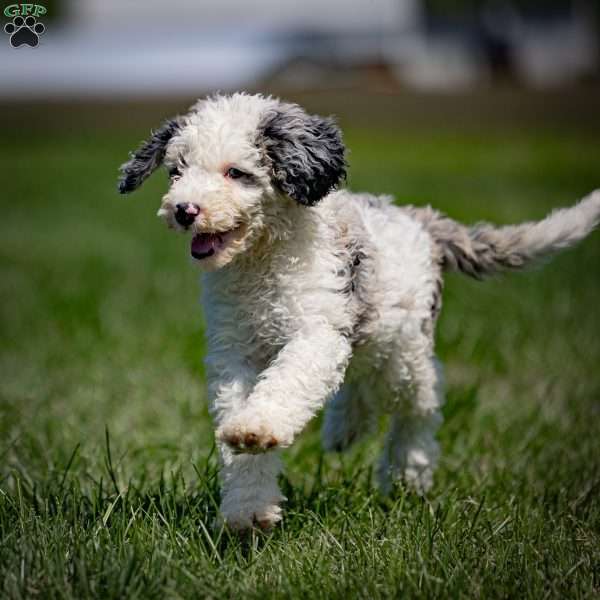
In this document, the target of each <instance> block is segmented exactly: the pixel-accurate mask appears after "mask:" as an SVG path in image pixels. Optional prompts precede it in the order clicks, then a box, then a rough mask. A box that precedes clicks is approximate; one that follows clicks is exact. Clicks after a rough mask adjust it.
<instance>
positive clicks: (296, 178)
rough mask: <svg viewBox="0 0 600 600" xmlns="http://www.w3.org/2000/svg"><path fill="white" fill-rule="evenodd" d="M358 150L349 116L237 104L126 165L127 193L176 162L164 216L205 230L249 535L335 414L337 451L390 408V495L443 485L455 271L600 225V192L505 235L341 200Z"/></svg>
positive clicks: (529, 251) (209, 102) (225, 458)
mask: <svg viewBox="0 0 600 600" xmlns="http://www.w3.org/2000/svg"><path fill="white" fill-rule="evenodd" d="M344 150H345V149H344V145H343V142H342V137H341V133H340V130H339V129H338V127H337V126H336V124H335V122H334V121H333V120H332V119H329V118H322V117H319V116H313V115H308V114H307V113H306V112H304V111H303V110H302V108H300V107H299V106H297V105H295V104H288V103H284V102H281V101H279V100H277V99H275V98H271V97H264V96H261V95H249V94H244V93H238V94H233V95H230V96H222V95H217V96H213V97H210V98H207V99H202V100H200V101H199V102H197V104H195V105H194V106H193V107H192V109H191V110H190V112H188V113H187V114H186V115H184V116H179V117H176V118H174V119H171V120H168V121H166V122H165V123H164V124H163V125H162V126H161V127H160V128H159V129H157V130H156V131H155V132H154V133H153V134H152V136H151V137H150V139H149V140H148V141H146V142H144V143H143V144H142V145H141V146H140V148H139V149H138V150H137V151H136V152H135V153H134V154H133V155H132V157H131V159H130V160H129V162H127V163H125V164H124V165H123V166H122V168H121V171H122V177H121V180H120V185H119V189H120V191H121V192H122V193H128V192H131V191H133V190H135V189H136V188H138V187H139V186H140V185H141V184H142V182H143V181H144V180H145V179H146V178H147V177H148V176H149V175H150V174H151V173H152V172H153V171H154V170H155V169H156V168H157V167H159V166H160V165H161V164H164V166H165V167H166V169H167V171H168V173H169V177H170V180H171V185H170V188H169V190H168V192H167V193H166V195H165V196H164V197H163V199H162V205H161V208H160V210H159V211H158V214H159V215H160V216H161V217H163V218H164V220H165V221H166V222H167V224H168V225H169V227H172V228H173V229H176V230H178V231H182V232H188V233H189V234H190V236H191V255H192V256H193V257H194V259H196V261H197V263H198V265H199V266H200V267H201V268H202V269H203V270H204V271H205V274H204V280H203V303H204V308H205V313H206V321H207V336H208V348H209V350H208V355H207V358H206V363H207V367H208V387H209V398H210V411H211V414H212V416H213V418H214V421H215V425H216V437H217V444H218V447H219V451H220V460H221V484H222V503H221V515H222V518H223V519H224V520H225V522H226V523H228V524H229V525H230V526H231V527H233V528H235V529H247V528H250V527H253V526H259V527H261V528H265V529H266V528H269V527H271V526H272V525H274V524H275V523H277V522H278V521H279V520H280V519H281V507H280V504H281V502H282V501H283V500H284V497H283V496H282V494H281V492H280V490H279V487H278V484H277V476H278V473H279V471H280V468H281V464H280V458H279V449H281V448H285V447H287V446H289V445H290V444H291V443H292V442H293V441H294V438H295V437H296V436H297V435H298V434H299V433H300V432H301V431H302V429H303V428H304V427H305V426H306V424H307V423H308V422H309V421H310V419H311V418H312V417H313V416H314V415H315V413H316V412H317V411H318V410H319V409H320V408H321V407H322V406H323V405H324V404H326V403H327V410H326V414H325V418H324V426H323V443H324V446H325V448H326V449H328V450H338V451H340V450H343V449H345V448H346V447H348V446H349V445H350V444H352V443H353V442H354V441H356V440H357V439H358V438H359V437H360V436H362V435H364V434H365V433H366V432H368V431H369V429H370V425H372V424H373V423H374V422H375V421H376V420H377V416H378V414H380V412H381V411H386V412H388V413H389V414H390V415H391V426H390V431H389V433H388V435H387V440H386V442H385V448H384V450H383V452H382V455H381V461H380V464H379V468H378V477H379V482H380V485H381V488H382V489H383V491H389V490H390V489H391V487H392V485H393V484H394V482H395V481H398V480H404V481H405V482H406V483H407V484H409V485H411V486H413V487H414V488H415V489H416V490H417V491H418V492H424V491H426V490H427V489H428V488H429V487H430V486H431V484H432V477H433V472H434V468H435V466H436V462H437V459H438V444H437V442H436V430H437V428H438V427H439V425H440V423H441V420H442V419H441V415H440V407H441V405H442V402H443V395H442V377H441V373H440V368H439V366H438V364H437V362H436V359H435V356H434V347H433V346H434V326H435V322H436V319H437V317H438V314H439V311H440V307H441V292H442V274H443V272H444V271H445V270H458V271H461V272H463V273H466V274H467V275H470V276H472V277H476V278H480V277H483V276H485V275H490V274H493V273H497V272H499V271H503V270H507V269H509V270H510V269H520V268H522V267H524V266H526V265H529V264H531V263H533V262H535V261H538V260H540V259H543V258H544V257H547V256H548V255H551V254H552V253H555V252H557V251H558V250H561V249H563V248H566V247H568V246H571V245H573V244H574V243H576V242H578V241H579V240H581V239H582V238H584V237H585V236H586V235H587V234H588V233H590V232H591V231H592V229H594V227H595V226H596V225H598V223H599V222H600V191H596V192H594V193H592V194H591V195H589V196H587V197H586V198H585V199H583V200H582V201H581V202H579V204H577V205H576V206H574V207H573V208H567V209H562V210H557V211H555V212H553V213H552V214H551V215H549V216H548V217H546V218H545V219H544V220H542V221H540V222H537V223H525V224H522V225H516V226H506V227H499V228H496V227H493V226H491V225H487V224H479V225H476V226H474V227H467V226H464V225H461V224H460V223H457V222H455V221H453V220H451V219H449V218H447V217H445V216H443V215H442V214H440V213H438V212H436V211H435V210H433V209H431V208H416V207H411V206H403V207H398V206H394V205H393V203H392V199H391V198H389V197H377V196H372V195H369V194H353V193H351V192H349V191H346V190H338V191H336V187H337V186H338V184H339V183H340V182H341V181H342V180H343V179H344V177H345V174H346V161H345V158H344Z"/></svg>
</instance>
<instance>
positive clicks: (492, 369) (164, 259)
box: [0, 127, 600, 598]
mask: <svg viewBox="0 0 600 600" xmlns="http://www.w3.org/2000/svg"><path fill="white" fill-rule="evenodd" d="M146 129H147V128H146ZM5 133H6V132H5ZM144 133H145V131H144V130H142V129H137V128H136V129H133V128H131V129H130V130H123V131H121V132H116V131H110V130H102V131H95V130H93V129H83V130H82V131H80V132H79V133H68V132H62V133H54V134H52V135H51V136H47V135H44V134H42V133H39V134H32V135H28V136H25V137H20V136H18V135H17V134H16V132H12V134H11V135H9V134H10V132H8V133H7V134H6V135H5V136H3V137H2V141H1V142H0V153H1V155H0V165H1V167H0V168H1V169H2V171H3V175H2V181H3V189H2V199H1V201H0V202H1V215H2V218H1V219H0V269H1V271H0V315H1V321H0V326H1V348H0V456H1V460H0V596H1V597H3V598H25V597H27V598H31V597H38V596H39V597H56V598H85V597H102V598H123V597H128V598H134V597H139V598H165V597H167V598H183V597H185V598H189V597H203V596H207V597H214V598H237V597H243V598H258V597H265V596H266V597H271V596H278V597H298V598H299V597H323V598H336V597H340V598H341V597H344V598H347V597H401V596H406V597H439V596H443V597H452V598H456V597H485V598H494V597H503V598H506V597H531V598H543V597H568V598H584V597H588V598H591V597H597V596H598V594H600V505H599V503H598V497H599V494H600V435H599V427H598V423H599V422H600V421H599V419H600V367H599V365H600V311H599V310H598V301H599V298H600V279H599V277H598V275H599V271H598V265H599V264H600V234H595V235H594V236H592V238H590V239H588V240H587V241H586V242H585V243H583V244H582V245H581V246H579V247H578V248H577V249H575V250H573V251H571V252H569V253H567V254H565V255H562V256H560V257H559V258H557V259H556V260H554V261H553V262H552V264H550V265H548V266H547V267H546V268H544V269H543V270H541V271H535V272H533V273H529V274H526V275H509V276H505V277H502V278H500V279H498V280H494V281H490V282H486V283H484V284H478V283H475V282H472V281H470V280H467V279H465V278H462V277H459V276H451V277H449V278H448V282H447V287H446V292H445V306H444V311H443V317H442V319H441V322H440V327H439V330H438V348H439V354H440V356H441V358H442V360H443V361H444V362H445V364H446V374H447V380H448V400H447V405H446V409H445V415H446V423H445V425H444V427H443V428H442V430H441V433H440V439H441V443H442V447H443V459H442V463H441V466H440V469H439V472H438V475H437V479H436V485H435V488H434V490H433V491H432V493H431V494H430V496H429V498H428V499H427V500H423V499H421V498H418V497H415V496H413V495H411V494H410V493H406V492H405V491H403V490H398V491H397V493H396V495H395V496H394V497H393V498H391V499H385V498H381V497H379V496H378V495H377V493H376V492H375V491H374V488H373V485H372V477H371V475H372V473H371V464H372V459H373V456H374V454H375V452H376V450H377V442H378V440H373V441H370V442H367V443H365V444H363V445H362V446H360V447H359V448H357V449H356V450H354V451H353V452H351V453H350V454H348V455H345V456H343V457H337V456H324V455H323V454H322V453H321V450H320V446H319V439H318V423H314V424H313V425H312V426H311V427H310V429H309V431H307V432H306V433H305V434H304V435H303V436H302V437H301V439H299V440H298V443H297V444H296V445H295V446H294V447H293V448H292V449H290V450H289V451H288V452H287V454H286V463H287V467H288V468H287V474H286V476H285V478H284V479H283V481H282V485H283V488H284V491H285V494H286V495H287V497H288V502H287V505H286V516H285V521H284V523H283V525H282V526H281V527H280V528H278V529H277V530H276V531H274V532H273V533H272V534H270V535H263V534H254V535H253V536H250V537H248V538H246V539H243V540H238V539H237V538H234V537H231V536H230V535H229V534H228V533H227V532H226V531H222V530H214V529H213V528H212V522H213V519H214V516H215V510H216V509H215V507H216V505H217V503H218V488H217V484H216V479H215V476H216V473H215V460H214V455H213V454H211V452H212V445H213V438H212V430H211V426H210V423H209V420H208V416H207V411H206V405H205V391H204V384H203V369H202V357H203V354H204V342H203V337H202V321H201V316H200V311H199V308H198V305H197V299H198V293H199V287H198V282H197V277H196V273H195V270H194V268H193V266H192V265H191V264H190V263H189V261H188V260H187V249H186V245H185V241H184V239H183V238H180V237H178V236H175V235H173V234H172V233H171V232H168V231H167V230H166V229H165V228H164V227H163V226H162V224H161V223H160V222H159V221H158V220H157V219H156V218H155V216H154V214H155V212H156V209H157V206H158V199H159V195H160V193H161V190H162V189H164V187H165V181H164V177H163V176H162V175H159V176H157V177H155V178H154V179H153V180H152V181H151V182H149V184H148V185H147V186H146V188H145V189H143V190H142V191H140V193H139V194H137V195H136V196H133V197H130V198H121V197H118V196H117V195H116V193H115V191H114V188H115V176H116V167H117V165H118V164H119V163H120V162H121V161H122V160H123V159H124V157H125V156H126V153H127V151H128V150H129V149H130V148H131V146H132V145H133V144H134V143H135V142H137V141H138V140H139V139H141V138H142V136H143V135H144ZM346 139H347V142H348V144H349V146H350V148H351V150H352V154H351V156H350V160H351V165H352V171H351V172H352V177H351V181H350V184H351V186H352V187H353V188H354V189H356V190H371V191H375V192H381V193H384V192H386V193H394V194H395V195H396V196H397V197H398V198H399V200H400V201H403V202H416V203H432V204H434V205H435V206H437V207H439V208H441V209H443V210H444V211H446V212H447V213H449V214H450V215H451V216H453V217H456V218H460V219H463V220H467V221H476V220H479V219H491V220H495V221H497V222H500V223H505V222H511V221H517V220H523V219H533V218H539V217H541V216H542V215H544V214H545V213H546V212H547V211H548V210H550V209H551V208H552V207H555V206H559V205H564V204H570V203H572V202H573V201H574V200H575V199H576V198H578V197H580V196H581V195H582V194H584V193H586V192H587V191H589V190H590V189H592V188H593V187H597V186H598V185H600V179H599V173H600V153H598V147H597V145H596V144H594V142H593V140H592V139H591V138H590V137H589V136H587V135H585V134H582V133H575V132H568V131H562V132H561V133H560V134H557V133H553V132H552V131H550V130H545V129H540V128H539V127H538V128H537V129H536V130H525V129H522V130H520V131H514V130H513V131H512V132H505V133H502V132H501V131H496V132H495V133H493V132H488V131H482V132H477V131H471V132H470V133H468V134H466V133H462V134H461V133H458V132H452V131H451V130H448V131H445V132H437V131H431V130H425V131H423V130H420V131H416V130H412V131H405V132H387V133H386V132H383V131H380V132H376V131H370V130H366V129H365V130H352V129H348V130H347V135H346ZM379 441H380V440H379Z"/></svg>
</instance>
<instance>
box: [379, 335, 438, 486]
mask: <svg viewBox="0 0 600 600" xmlns="http://www.w3.org/2000/svg"><path fill="white" fill-rule="evenodd" d="M430 351H431V343H430V342H429V341H428V340H427V339H426V337H425V336H422V337H421V339H420V341H419V340H412V341H411V342H409V343H408V344H407V345H406V346H405V347H404V348H403V351H402V352H399V353H398V355H397V356H395V357H393V358H394V359H396V360H391V361H390V364H389V370H388V371H387V373H386V374H387V376H388V378H391V379H392V381H390V384H391V385H390V387H391V389H392V390H393V392H392V393H393V395H394V397H395V398H398V401H397V402H394V403H393V404H392V417H391V424H390V430H389V432H388V435H387V439H386V442H385V447H384V450H383V452H382V455H381V459H380V463H379V468H378V479H379V485H380V489H381V490H382V492H384V493H389V492H390V491H391V490H392V488H393V485H394V483H395V482H396V481H400V480H402V481H404V482H405V483H407V484H408V485H409V486H411V487H412V488H413V489H414V490H415V491H417V492H418V493H421V494H422V493H425V492H426V491H427V490H428V489H429V488H430V487H431V486H432V485H433V473H434V471H435V468H436V466H437V461H438V457H439V445H438V442H437V440H436V432H437V430H438V428H439V426H440V425H441V423H442V415H441V411H440V409H441V406H442V403H443V395H442V394H443V393H442V376H441V370H440V367H439V365H438V363H437V361H436V360H435V358H434V357H433V356H431V354H430ZM396 376H397V377H396ZM394 379H396V381H394ZM402 387H403V388H404V389H402Z"/></svg>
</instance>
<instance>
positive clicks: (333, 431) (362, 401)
mask: <svg viewBox="0 0 600 600" xmlns="http://www.w3.org/2000/svg"><path fill="white" fill-rule="evenodd" d="M374 421H375V412H374V408H373V402H369V394H368V391H367V390H365V388H364V386H363V385H361V383H346V384H344V386H342V388H341V389H340V390H339V391H338V393H337V394H335V395H334V396H333V398H332V399H331V400H330V401H329V402H328V404H327V406H326V408H325V416H324V418H323V428H322V430H321V438H322V440H323V448H324V449H325V450H326V451H328V452H343V451H344V450H346V449H347V448H348V447H349V446H351V445H352V444H353V443H354V442H356V441H357V440H358V439H360V438H361V437H362V436H363V435H365V434H366V433H368V432H369V431H371V430H372V428H373V425H374Z"/></svg>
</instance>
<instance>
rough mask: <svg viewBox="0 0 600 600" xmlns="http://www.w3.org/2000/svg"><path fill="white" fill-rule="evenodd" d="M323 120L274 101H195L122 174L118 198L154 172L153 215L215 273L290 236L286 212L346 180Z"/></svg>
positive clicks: (237, 97)
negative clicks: (163, 176) (161, 182)
mask: <svg viewBox="0 0 600 600" xmlns="http://www.w3.org/2000/svg"><path fill="white" fill-rule="evenodd" d="M344 151H345V148H344V144H343V142H342V136H341V133H340V130H339V129H338V127H337V126H336V124H335V123H334V121H333V120H332V119H329V118H322V117H318V116H312V115H308V114H307V113H306V112H304V111H303V110H302V109H301V108H300V107H299V106H297V105H295V104H287V103H283V102H280V101H278V100H276V99H273V98H265V97H263V96H259V95H256V96H251V95H247V94H234V95H232V96H215V97H212V98H208V99H206V100H201V101H199V102H198V103H197V104H196V105H194V106H193V107H192V109H191V111H190V112H189V113H188V114H187V115H184V116H180V117H176V118H174V119H170V120H168V121H166V122H165V123H164V124H163V125H162V126H161V127H160V128H159V129H157V130H156V131H155V132H154V133H153V134H152V136H151V137H150V139H148V140H147V141H145V142H144V143H143V144H142V145H141V146H140V147H139V148H138V149H137V150H136V152H135V153H133V155H132V157H131V159H130V160H129V162H127V163H125V164H124V165H123V166H122V167H121V173H122V177H121V180H120V182H119V191H120V192H121V193H123V194H126V193H129V192H132V191H134V190H135V189H137V188H138V187H139V186H140V185H141V184H142V183H143V182H144V180H145V179H146V178H148V177H149V176H150V175H151V174H152V173H153V172H154V171H155V170H156V169H157V168H158V167H159V166H160V165H161V164H162V165H164V166H165V167H166V169H167V172H168V174H169V178H170V188H169V190H168V192H167V193H166V194H165V196H164V197H163V199H162V204H161V208H160V210H159V212H158V214H159V215H160V216H161V217H163V218H164V219H165V220H166V222H167V224H168V225H169V226H171V227H173V228H175V229H177V230H180V231H189V232H190V233H191V234H192V241H191V254H192V256H193V257H194V258H196V259H197V260H198V261H200V262H201V264H202V266H203V267H204V268H206V269H207V270H214V269H218V268H220V267H222V266H224V265H226V264H227V263H229V262H230V261H231V260H232V259H233V258H234V257H235V256H237V255H238V254H241V253H244V252H247V251H249V250H251V249H252V247H253V246H254V245H256V244H257V243H259V241H261V240H262V241H265V240H266V241H268V240H272V239H274V238H277V237H278V236H280V235H282V231H285V229H286V227H287V228H289V226H290V225H289V222H290V219H289V215H286V211H289V210H290V207H291V206H294V205H297V204H300V205H305V206H313V205H315V204H316V203H317V202H319V200H321V198H323V197H324V196H326V195H327V194H328V193H329V192H330V191H331V190H333V189H334V188H335V187H336V186H337V185H338V183H339V182H340V180H342V179H343V178H344V177H345V175H346V162H345V159H344Z"/></svg>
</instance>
